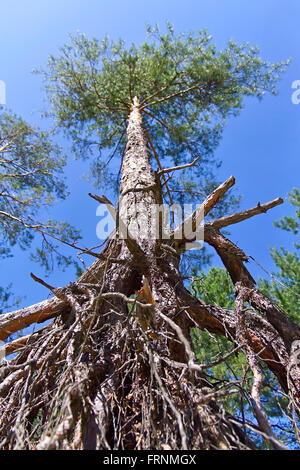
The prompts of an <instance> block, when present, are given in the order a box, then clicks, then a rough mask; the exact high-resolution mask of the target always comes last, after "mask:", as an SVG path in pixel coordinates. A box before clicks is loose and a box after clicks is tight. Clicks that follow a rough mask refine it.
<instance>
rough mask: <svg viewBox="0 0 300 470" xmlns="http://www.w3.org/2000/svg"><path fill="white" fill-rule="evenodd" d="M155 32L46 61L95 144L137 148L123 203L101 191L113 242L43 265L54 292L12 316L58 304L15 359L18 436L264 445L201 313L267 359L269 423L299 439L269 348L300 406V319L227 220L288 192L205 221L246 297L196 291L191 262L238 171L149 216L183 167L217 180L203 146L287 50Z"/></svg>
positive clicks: (78, 44)
mask: <svg viewBox="0 0 300 470" xmlns="http://www.w3.org/2000/svg"><path fill="white" fill-rule="evenodd" d="M150 33H151V34H152V35H153V37H154V40H153V41H152V42H149V41H148V42H146V43H144V44H142V45H141V47H140V48H137V47H135V46H131V47H130V48H126V47H125V45H124V43H123V42H120V43H119V44H114V43H110V42H109V41H108V40H104V41H103V42H102V43H101V44H99V43H98V42H97V41H96V40H92V41H89V40H88V39H86V38H85V36H80V37H79V38H74V39H73V44H72V45H69V46H66V47H64V48H63V49H62V51H61V55H60V57H58V58H54V57H52V58H51V60H50V63H49V68H48V69H47V71H46V72H45V79H46V81H47V83H48V91H49V93H50V95H49V96H50V100H51V103H52V105H53V113H54V115H55V116H56V117H57V119H58V125H59V126H61V128H62V129H64V130H65V132H66V134H67V135H69V136H70V137H71V138H72V141H73V143H74V146H75V147H74V148H75V149H77V151H78V152H79V153H80V152H81V153H84V152H87V151H88V149H91V148H92V147H93V145H94V146H96V147H97V148H98V149H99V146H100V145H101V149H102V150H103V149H104V148H112V147H113V146H116V149H115V152H114V154H115V155H116V154H117V153H118V149H119V145H121V146H122V145H124V147H125V150H124V154H123V155H122V152H121V154H120V156H121V157H122V158H121V178H120V191H119V198H118V203H117V205H116V207H114V206H113V205H112V204H111V203H110V201H108V199H107V198H106V197H105V196H102V197H99V196H97V195H94V196H93V197H94V198H95V199H96V200H97V201H99V202H102V203H105V204H106V205H107V207H108V209H109V211H110V212H111V213H112V214H114V216H115V218H116V229H115V231H114V232H113V233H112V234H111V236H110V237H109V239H108V240H107V242H106V245H105V247H104V249H103V250H102V251H101V253H94V252H93V253H92V252H89V253H90V254H92V255H93V256H96V257H97V258H98V259H97V260H96V261H95V262H94V263H93V264H92V265H91V266H90V267H89V268H88V269H87V270H86V271H85V272H84V273H83V274H82V275H81V276H80V277H79V279H78V280H77V281H76V282H75V283H70V284H68V285H67V286H65V287H63V288H56V287H53V286H50V285H49V284H47V283H46V282H45V281H43V280H42V279H39V278H38V277H37V276H35V275H33V278H34V279H35V280H36V281H37V282H40V283H42V284H43V285H44V286H45V287H47V288H48V289H49V290H50V291H51V292H52V293H53V294H54V297H53V298H51V299H50V300H46V301H43V302H40V303H39V304H36V305H34V306H30V307H28V308H25V309H22V310H21V311H16V312H11V313H9V314H6V315H3V316H2V318H1V319H0V334H1V339H4V338H5V336H6V335H9V334H11V333H12V332H13V331H17V330H18V329H19V328H21V327H23V326H24V325H28V324H31V323H32V322H36V321H38V322H41V321H44V320H45V319H49V318H54V320H53V321H52V322H51V323H50V324H48V325H47V326H45V327H44V328H42V329H41V330H39V331H37V332H35V333H33V334H31V335H29V336H28V337H27V338H21V339H19V340H16V341H14V342H12V343H9V345H7V347H6V353H8V352H12V351H17V350H19V353H18V355H17V356H16V357H15V358H14V359H13V360H11V361H9V363H8V364H5V363H4V364H3V365H2V367H1V378H2V380H1V384H0V400H1V409H2V410H3V412H2V414H1V417H0V430H1V437H2V442H1V446H2V447H3V448H7V449H24V448H29V449H33V448H37V449H215V448H217V449H245V448H254V443H253V442H252V441H251V440H250V439H249V437H248V436H247V432H246V427H247V423H246V422H242V421H239V420H238V419H237V418H235V417H233V416H231V415H230V414H228V413H227V412H226V411H225V410H224V407H223V405H222V397H223V396H224V394H225V395H226V394H228V393H239V390H238V389H235V388H234V384H232V383H231V384H228V385H226V386H220V387H219V386H218V385H216V384H214V383H213V381H211V380H210V377H209V374H207V364H199V363H197V360H196V357H195V353H194V351H193V345H192V340H191V334H190V332H191V329H192V328H193V327H195V325H196V326H197V327H198V328H200V329H203V330H207V331H209V332H212V333H215V334H219V335H223V336H225V337H227V338H228V339H230V340H231V341H232V343H233V345H234V346H233V351H235V350H236V348H239V349H240V350H242V351H243V352H244V354H245V357H246V358H247V361H248V364H249V367H250V369H251V371H252V374H253V387H252V390H251V406H252V409H253V413H254V415H255V417H256V420H257V424H256V429H257V430H258V432H262V433H263V434H264V436H265V438H266V439H267V440H268V441H269V442H270V445H272V446H273V447H274V448H276V449H280V448H283V447H284V446H283V444H282V443H280V442H279V441H278V438H277V437H276V435H275V434H274V432H273V431H272V428H271V425H270V423H269V420H268V418H267V416H266V414H265V412H264V410H263V407H262V404H261V401H260V388H261V384H262V374H261V368H260V365H259V361H258V357H259V358H260V359H261V360H263V361H264V362H265V364H266V365H267V366H268V367H269V368H270V370H272V371H273V372H274V374H275V375H276V376H277V378H278V380H279V383H280V385H281V386H282V388H283V389H284V390H285V392H286V393H287V394H289V396H290V400H291V404H292V406H293V407H294V410H295V411H299V404H298V402H299V383H300V375H299V367H298V365H297V363H296V362H295V361H294V357H295V344H296V340H298V339H299V336H300V328H299V327H297V325H295V324H294V323H293V322H292V321H291V320H290V319H289V318H287V317H286V316H285V314H284V313H283V312H282V311H281V310H280V309H279V308H278V307H277V306H276V305H275V304H273V303H272V302H271V301H269V299H268V298H266V297H265V296H264V295H263V294H262V293H261V292H260V291H259V290H258V289H257V288H256V285H255V282H254V280H253V279H252V277H251V275H250V274H249V273H248V271H247V269H246V267H245V265H244V263H245V262H246V261H247V257H246V255H245V254H244V253H243V251H242V250H241V249H240V248H238V247H237V246H235V245H234V244H233V243H232V242H231V241H230V240H229V239H228V238H226V237H225V236H224V235H222V233H221V231H220V229H222V228H223V227H226V226H229V225H231V224H233V223H238V222H240V221H242V220H245V219H247V218H249V217H252V216H254V215H256V214H259V213H262V212H265V211H267V210H269V209H271V208H272V207H274V206H276V205H278V204H280V203H281V202H282V200H281V199H280V198H278V199H276V200H274V201H271V202H269V203H266V204H261V205H257V206H256V207H254V208H252V209H249V210H248V211H244V212H240V213H235V214H232V215H229V216H226V215H223V216H222V217H217V218H215V219H213V220H211V221H205V223H204V241H205V242H206V243H208V244H209V245H211V246H212V247H214V248H215V250H216V251H217V253H218V254H219V255H220V257H221V259H222V261H223V263H224V265H225V267H226V269H227V271H228V273H229V275H230V277H231V279H232V281H233V283H234V286H235V306H234V309H228V308H223V307H219V306H217V305H211V304H209V303H204V302H203V301H201V300H199V299H198V298H197V297H195V296H193V295H192V293H191V292H190V291H189V290H188V289H187V288H186V286H185V283H184V280H185V276H184V275H183V273H182V272H181V271H180V266H179V263H180V259H181V257H182V253H184V251H185V250H186V249H187V248H188V247H189V246H190V243H191V242H193V241H194V240H195V237H196V230H197V228H199V226H201V223H203V217H204V216H206V215H207V214H208V213H209V212H210V210H211V209H212V208H213V207H214V206H215V205H216V203H217V202H218V201H219V200H220V199H221V198H222V196H224V195H225V194H226V193H227V191H228V190H229V189H230V188H231V187H232V186H233V184H234V178H233V177H230V178H228V180H227V181H225V182H224V183H223V184H221V185H219V186H218V187H217V188H215V189H214V190H213V191H212V192H210V193H209V194H208V195H206V197H204V200H203V202H202V203H201V204H200V205H199V206H198V207H197V208H196V209H195V211H194V212H193V213H192V214H191V215H190V216H189V217H188V220H184V221H183V222H182V223H179V224H178V225H176V226H169V225H168V224H167V223H166V219H165V217H164V215H165V213H164V212H163V213H162V214H161V217H158V221H159V222H160V223H159V224H157V225H156V226H155V229H157V233H155V235H156V236H153V233H152V232H151V231H152V230H153V224H152V223H150V222H149V220H153V219H151V218H150V214H152V213H153V207H157V206H161V205H162V203H163V201H164V190H166V197H169V196H170V195H171V197H172V191H176V190H177V189H176V183H178V180H177V181H176V179H175V180H173V181H172V180H171V181H169V180H168V176H169V174H170V173H179V172H181V171H188V170H191V169H194V172H193V175H194V182H195V181H196V182H197V183H196V184H197V187H201V177H200V178H199V179H198V175H199V173H200V174H201V159H204V160H205V159H206V158H209V156H210V154H211V152H212V151H213V149H214V147H215V145H216V143H217V141H218V140H219V137H220V132H221V128H222V126H223V124H224V123H225V119H226V117H227V116H228V115H230V114H231V113H232V112H234V113H236V112H237V111H238V110H239V109H240V108H241V105H242V99H243V96H245V95H249V96H258V97H261V96H262V95H263V93H264V92H265V91H271V92H274V91H275V84H276V81H277V78H278V73H279V72H280V71H282V69H283V68H284V64H281V63H280V64H268V63H266V62H264V61H262V60H261V59H260V58H259V57H258V52H257V50H256V49H253V48H249V47H248V46H237V45H236V44H234V43H233V42H231V43H230V44H229V45H228V48H227V49H226V50H224V51H221V52H217V51H216V49H215V47H214V46H213V45H211V44H210V42H209V41H210V38H209V37H208V36H207V34H206V33H199V34H197V35H192V34H188V35H185V36H182V35H181V36H176V35H175V34H174V32H173V30H172V27H169V32H168V34H166V35H160V34H159V32H158V30H157V29H155V30H152V31H150ZM118 144H119V145H118ZM103 154H104V152H102V154H101V155H100V158H101V157H102V158H103V159H104V155H103ZM154 161H156V165H157V167H158V168H157V170H156V171H154V169H153V162H154ZM196 165H198V167H197V166H196ZM107 168H108V166H107V162H105V160H101V159H100V160H99V158H98V159H96V162H94V166H93V169H94V171H95V172H97V174H98V170H103V169H106V170H107ZM186 175H187V173H186ZM186 175H185V176H184V177H185V178H186V177H187V176H186ZM190 182H191V183H193V181H192V180H190ZM202 189H203V191H205V185H203V188H201V190H202ZM141 208H142V209H141ZM155 220H157V219H155ZM182 229H184V230H183V232H182ZM258 312H260V313H258ZM233 351H232V352H231V353H233ZM291 353H293V354H291ZM293 361H294V362H293Z"/></svg>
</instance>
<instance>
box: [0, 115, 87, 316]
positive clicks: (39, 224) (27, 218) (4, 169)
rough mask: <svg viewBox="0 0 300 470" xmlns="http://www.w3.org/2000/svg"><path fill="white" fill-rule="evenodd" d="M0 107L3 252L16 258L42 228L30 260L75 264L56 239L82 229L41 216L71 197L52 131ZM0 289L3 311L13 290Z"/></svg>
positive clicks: (76, 235) (0, 250) (75, 234)
mask: <svg viewBox="0 0 300 470" xmlns="http://www.w3.org/2000/svg"><path fill="white" fill-rule="evenodd" d="M0 111H1V114H0V240H1V248H0V256H1V257H2V258H5V257H9V256H12V255H13V252H12V248H13V247H15V246H18V247H20V248H21V249H22V250H28V248H29V247H30V246H31V245H32V241H33V239H34V237H35V234H36V233H37V232H38V233H39V234H40V236H41V239H42V243H41V245H40V246H39V247H38V248H36V249H35V252H32V254H31V257H32V259H34V260H35V261H37V262H39V263H41V264H42V265H43V266H44V267H45V270H46V272H49V271H50V270H51V268H52V267H53V263H54V261H57V263H58V264H57V266H59V267H60V268H64V267H66V266H68V265H69V264H70V263H72V262H74V261H73V257H72V256H67V255H65V254H63V253H62V251H61V250H59V247H58V243H57V241H58V239H60V240H62V241H65V242H69V243H73V242H75V241H76V240H78V239H79V233H78V231H77V230H75V229H74V228H73V227H71V226H70V225H69V224H67V223H64V222H57V221H54V220H51V219H50V220H46V221H44V222H43V219H45V209H46V208H48V207H49V206H51V205H52V204H53V203H55V202H56V200H57V199H60V200H62V199H65V198H66V197H67V195H68V191H67V188H66V183H65V179H64V175H63V170H64V166H65V162H66V158H65V156H64V155H63V154H62V151H61V148H60V147H59V146H58V145H56V144H54V143H53V142H52V139H51V135H50V133H49V132H43V131H41V130H39V129H34V128H33V127H32V126H30V125H29V124H28V123H26V122H25V121H24V120H23V119H22V118H20V117H18V116H16V115H15V114H14V113H12V112H5V111H4V110H3V109H2V110H1V109H0ZM43 211H44V213H43ZM54 240H56V242H54V243H53V241H54ZM0 292H1V295H0V299H1V300H0V302H1V303H0V306H1V310H2V311H3V310H5V309H7V308H11V307H12V304H11V301H12V297H13V293H12V292H11V290H9V289H7V288H1V291H0ZM9 299H10V303H8V300H9ZM16 301H17V299H15V302H16Z"/></svg>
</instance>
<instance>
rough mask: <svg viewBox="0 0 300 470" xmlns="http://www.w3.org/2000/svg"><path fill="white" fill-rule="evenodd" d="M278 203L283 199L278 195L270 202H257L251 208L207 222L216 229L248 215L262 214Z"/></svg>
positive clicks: (235, 222)
mask: <svg viewBox="0 0 300 470" xmlns="http://www.w3.org/2000/svg"><path fill="white" fill-rule="evenodd" d="M280 204H283V199H281V197H278V198H277V199H274V200H273V201H270V202H266V203H265V204H260V203H258V204H257V206H255V207H252V208H251V209H247V210H245V211H242V212H236V213H235V214H231V215H226V216H224V217H220V218H219V219H215V220H213V221H211V222H209V224H211V225H212V226H213V227H214V228H218V229H219V228H222V227H227V226H228V225H233V224H237V223H239V222H242V221H243V220H246V219H250V217H253V216H255V215H258V214H263V213H265V212H267V211H268V210H270V209H272V208H273V207H276V206H279V205H280Z"/></svg>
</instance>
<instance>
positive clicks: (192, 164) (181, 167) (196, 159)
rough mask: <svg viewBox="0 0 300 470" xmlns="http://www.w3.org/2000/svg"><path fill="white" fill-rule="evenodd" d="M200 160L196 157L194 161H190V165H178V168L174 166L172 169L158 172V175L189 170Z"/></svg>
mask: <svg viewBox="0 0 300 470" xmlns="http://www.w3.org/2000/svg"><path fill="white" fill-rule="evenodd" d="M199 160H200V157H197V158H195V160H194V161H192V162H191V163H186V164H185V165H180V166H174V167H172V168H164V169H163V170H160V171H159V172H158V175H162V174H164V173H170V172H172V171H176V170H183V169H184V168H189V167H191V166H194V165H196V163H197V162H198V161H199Z"/></svg>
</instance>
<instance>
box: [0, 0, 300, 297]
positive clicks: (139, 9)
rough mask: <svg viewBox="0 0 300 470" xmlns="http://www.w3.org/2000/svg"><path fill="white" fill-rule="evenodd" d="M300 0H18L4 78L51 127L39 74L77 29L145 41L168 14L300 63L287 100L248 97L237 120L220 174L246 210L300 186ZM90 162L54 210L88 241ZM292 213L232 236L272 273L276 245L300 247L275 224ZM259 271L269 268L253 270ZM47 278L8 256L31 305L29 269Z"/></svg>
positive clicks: (7, 24) (11, 94) (0, 41)
mask: <svg viewBox="0 0 300 470" xmlns="http://www.w3.org/2000/svg"><path fill="white" fill-rule="evenodd" d="M299 18H300V2H299V0H287V1H283V0H261V1H258V0H252V1H250V0H244V1H240V0H209V1H207V0H185V1H180V2H179V1H174V0H152V1H151V2H148V1H147V2H146V1H141V0H127V1H124V0H63V1H61V0H60V1H59V0H51V1H49V0H40V1H38V0H22V1H20V0H10V1H7V2H1V9H0V25H1V27H0V57H1V62H0V80H3V81H5V83H6V87H7V96H6V101H7V107H8V108H10V109H12V110H13V111H15V112H16V113H18V114H20V115H22V116H23V117H24V118H25V119H26V120H28V121H30V122H31V123H34V124H40V125H41V126H44V125H45V123H44V122H42V121H40V118H39V110H40V109H41V108H43V107H44V106H45V103H43V96H44V94H43V87H42V83H41V78H40V76H37V75H33V74H31V70H32V69H33V68H35V67H40V66H43V65H44V64H45V63H46V61H47V57H48V55H49V54H54V55H55V54H56V52H57V50H58V48H59V46H61V45H63V44H64V43H65V42H66V41H67V40H68V34H69V33H73V34H74V33H76V32H77V31H80V32H84V33H85V34H86V35H87V36H88V37H93V36H94V37H99V38H101V37H103V36H104V35H105V34H106V33H107V34H109V36H111V37H112V38H113V39H118V38H119V37H123V38H124V39H125V40H126V41H127V42H129V43H131V42H135V43H139V42H141V41H142V40H144V37H145V24H146V23H151V24H154V23H159V24H160V25H161V26H163V25H164V23H165V21H166V20H168V21H170V22H171V23H173V24H174V26H175V29H176V31H178V32H179V31H182V30H190V29H193V30H199V29H202V28H204V27H207V28H208V31H209V33H210V34H211V35H212V36H213V38H214V41H215V42H216V44H217V46H218V47H223V46H225V44H226V42H227V41H228V39H230V38H233V39H235V40H236V41H238V42H250V43H251V44H253V45H255V44H257V45H258V46H259V47H260V50H261V56H262V57H263V58H265V59H267V60H269V61H279V60H285V59H287V58H288V57H291V58H292V59H293V60H292V63H291V64H290V66H289V67H288V70H287V72H286V74H285V75H284V77H283V79H282V80H281V81H280V84H279V96H277V97H272V96H267V97H266V98H265V99H264V100H263V101H262V102H258V101H257V100H254V99H251V100H250V99H249V100H247V102H246V106H245V109H244V110H243V112H242V113H241V115H240V116H239V117H238V118H235V119H232V120H230V121H229V122H228V126H227V129H226V131H225V133H224V137H223V140H222V142H221V144H220V146H219V148H218V150H217V156H218V157H219V158H220V159H221V160H222V161H223V165H222V167H221V169H220V171H219V179H220V180H223V179H226V178H227V177H228V176H229V175H231V174H233V175H234V176H235V177H236V181H237V189H238V191H239V193H241V194H242V195H243V200H242V203H241V208H242V209H245V208H248V207H252V206H254V205H256V203H257V202H258V201H260V202H261V203H262V202H266V201H269V200H271V199H273V198H275V197H278V196H282V197H285V196H286V195H287V193H288V192H289V191H290V190H291V189H292V187H295V186H298V187H299V186H300V185H299V169H300V161H299V148H300V145H299V144H300V139H299V136H300V105H295V104H292V101H291V95H292V91H293V90H292V88H291V85H292V82H293V81H294V80H300V53H299ZM83 171H84V165H83V164H82V163H78V162H76V163H72V164H70V165H69V166H68V182H69V184H70V189H71V192H72V194H71V197H70V199H69V200H68V201H66V202H64V203H60V204H59V205H58V206H57V207H56V209H55V210H53V212H52V213H51V216H53V217H57V218H60V219H67V220H68V221H69V222H71V223H73V224H76V225H77V226H78V228H80V229H82V231H83V235H84V237H85V238H84V241H85V242H86V244H87V245H88V244H90V245H95V244H97V242H98V240H97V238H96V231H95V230H96V224H97V221H98V219H97V217H96V205H95V203H94V202H93V201H92V200H90V198H89V197H88V196H87V193H88V192H89V191H90V190H91V188H90V186H89V185H88V184H87V183H86V182H83V181H79V178H80V175H81V173H82V172H83ZM291 213H292V209H291V208H290V207H289V206H288V204H285V205H283V206H280V207H278V208H275V209H273V210H272V211H271V212H269V213H268V214H267V215H260V216H257V217H255V218H254V219H251V220H249V221H246V222H244V223H242V224H239V225H238V226H236V227H232V229H231V233H232V239H233V241H235V242H237V243H238V244H239V246H240V247H241V248H243V249H244V250H245V251H246V253H248V254H250V255H252V256H254V257H255V258H256V259H257V260H258V261H259V262H260V263H261V264H262V265H264V266H265V267H266V268H267V269H272V268H273V264H272V261H271V259H270V256H269V253H268V246H273V245H285V246H287V247H289V248H290V247H291V240H292V239H291V237H290V236H289V235H288V234H287V235H285V234H284V233H283V232H282V231H280V230H279V229H276V228H274V227H273V224H272V222H273V220H275V219H278V218H280V217H282V216H283V215H285V214H291ZM251 270H252V273H254V275H255V276H256V277H257V276H258V275H260V274H261V275H262V274H263V273H262V272H260V271H259V270H257V269H256V268H255V267H251ZM30 271H33V272H34V273H35V274H37V275H40V276H41V277H43V272H42V270H41V269H40V268H39V267H38V266H34V265H33V264H32V263H30V262H28V256H27V253H22V252H21V253H20V252H19V251H17V256H16V257H15V258H14V259H12V260H8V261H6V262H2V266H1V271H0V285H6V284H7V283H8V282H10V281H12V282H13V283H14V288H15V292H16V294H20V295H22V294H26V295H27V298H26V299H25V300H24V302H23V305H24V306H25V305H28V304H30V303H32V302H37V301H39V300H43V299H44V298H45V297H46V295H47V292H46V290H45V289H44V288H43V287H41V286H39V285H36V284H35V283H34V282H33V281H32V280H31V278H30V277H29V272H30ZM70 280H74V275H73V274H70V273H60V272H58V271H57V270H56V271H55V272H54V273H53V275H51V277H50V279H49V282H50V283H53V284H54V285H64V284H66V283H67V282H68V281H70Z"/></svg>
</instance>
